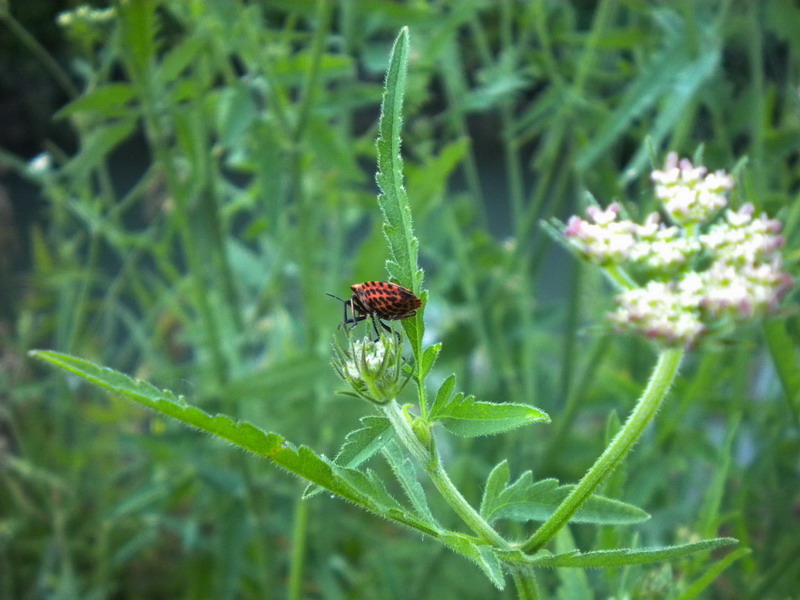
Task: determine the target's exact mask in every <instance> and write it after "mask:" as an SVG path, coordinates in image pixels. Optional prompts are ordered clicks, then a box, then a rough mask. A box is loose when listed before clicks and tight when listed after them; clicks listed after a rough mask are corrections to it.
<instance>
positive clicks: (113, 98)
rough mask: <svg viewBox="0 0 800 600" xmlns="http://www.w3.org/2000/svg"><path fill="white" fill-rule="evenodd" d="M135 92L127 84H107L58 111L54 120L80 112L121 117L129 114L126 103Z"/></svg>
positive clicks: (128, 107) (129, 108)
mask: <svg viewBox="0 0 800 600" xmlns="http://www.w3.org/2000/svg"><path fill="white" fill-rule="evenodd" d="M134 95H135V92H134V90H133V86H131V85H130V84H129V83H109V84H107V85H103V86H100V87H97V88H95V89H93V90H92V91H90V92H88V93H86V94H84V95H83V96H81V97H80V98H78V99H77V100H74V101H73V102H70V103H69V104H67V105H66V106H65V107H64V108H62V109H61V110H59V111H58V112H57V113H56V114H55V116H54V118H55V119H63V118H66V117H71V116H73V115H76V114H78V113H81V112H89V113H94V114H95V115H99V116H103V117H121V116H124V115H126V114H130V110H131V107H130V106H129V105H128V103H129V102H130V101H131V100H132V99H133V97H134Z"/></svg>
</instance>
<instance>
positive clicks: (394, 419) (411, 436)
mask: <svg viewBox="0 0 800 600" xmlns="http://www.w3.org/2000/svg"><path fill="white" fill-rule="evenodd" d="M383 410H384V414H385V415H386V417H387V418H388V419H389V421H390V422H391V424H392V427H393V428H394V431H395V434H396V435H397V437H398V439H399V440H400V442H401V443H402V444H403V446H405V447H406V449H407V450H408V451H409V452H410V453H411V454H412V455H413V456H414V458H416V459H417V461H419V463H420V464H421V465H422V467H423V468H424V469H425V471H426V472H427V473H428V476H429V477H430V478H431V481H432V482H433V485H435V486H436V489H437V490H439V493H440V494H441V495H442V497H443V498H444V499H445V501H446V502H447V504H449V505H450V508H452V509H453V511H454V512H455V513H456V514H457V515H458V516H459V517H461V520H463V521H464V523H465V524H466V525H467V526H468V527H469V528H470V529H471V530H472V531H473V532H474V533H476V534H477V535H478V536H480V537H481V538H482V539H484V540H485V541H486V542H488V543H490V544H492V545H493V546H496V547H497V548H505V549H507V548H509V544H508V542H506V540H505V539H503V537H502V536H501V535H500V534H499V533H497V532H496V531H495V530H494V529H493V528H492V526H491V525H489V523H487V522H486V520H485V519H484V518H483V517H482V516H481V515H480V514H479V513H478V511H476V510H475V509H474V508H473V507H472V505H471V504H470V503H469V502H467V499H466V498H464V496H462V495H461V492H459V491H458V488H457V487H456V486H455V484H454V483H453V482H452V481H451V480H450V477H449V476H448V475H447V472H446V471H445V470H444V467H443V466H442V463H441V462H440V461H439V459H438V457H437V456H436V452H435V451H431V450H429V449H428V448H426V447H425V446H424V445H423V444H422V442H421V441H420V440H419V438H418V437H417V435H416V434H415V433H414V431H413V430H412V429H411V425H410V424H409V422H408V419H406V416H405V415H404V414H403V411H402V409H401V408H400V407H399V406H398V405H397V402H395V401H394V400H392V401H391V402H389V403H388V404H386V405H385V406H384V407H383Z"/></svg>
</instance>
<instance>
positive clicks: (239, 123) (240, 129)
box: [217, 85, 256, 148]
mask: <svg viewBox="0 0 800 600" xmlns="http://www.w3.org/2000/svg"><path fill="white" fill-rule="evenodd" d="M255 118H256V103H255V101H254V100H253V97H252V95H251V94H250V91H249V90H248V89H247V88H246V87H245V86H242V85H237V86H230V87H227V88H225V90H224V91H223V92H222V93H221V94H220V97H219V101H218V103H217V129H218V130H219V141H220V144H221V145H222V146H223V147H224V148H229V147H231V146H232V145H234V144H235V143H236V142H237V140H238V139H239V138H240V137H241V135H242V134H243V133H244V132H245V131H247V130H248V129H249V128H250V126H251V124H252V123H253V120H254V119H255Z"/></svg>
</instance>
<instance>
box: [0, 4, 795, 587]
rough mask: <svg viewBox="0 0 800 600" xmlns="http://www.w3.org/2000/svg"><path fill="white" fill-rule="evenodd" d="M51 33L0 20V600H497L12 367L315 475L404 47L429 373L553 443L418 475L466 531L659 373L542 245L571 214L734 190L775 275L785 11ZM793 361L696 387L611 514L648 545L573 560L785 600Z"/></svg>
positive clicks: (404, 16)
mask: <svg viewBox="0 0 800 600" xmlns="http://www.w3.org/2000/svg"><path fill="white" fill-rule="evenodd" d="M70 6H72V5H70ZM66 8H68V7H67V6H65V3H61V2H45V1H41V2H35V3H25V2H10V3H6V4H4V5H3V6H0V17H2V23H0V28H1V29H2V31H3V34H2V35H1V36H0V122H2V123H3V126H2V127H0V145H2V148H1V149H0V177H2V182H1V184H0V185H2V187H0V227H2V228H1V229H0V275H1V276H2V284H0V394H1V395H0V402H2V404H1V405H0V435H2V439H0V478H1V480H0V481H2V485H1V486H0V597H2V598H59V599H60V598H64V599H67V598H82V599H95V598H98V599H99V598H282V597H295V598H297V597H303V598H333V599H339V598H341V599H344V598H348V599H350V598H389V599H391V598H397V599H401V598H486V597H502V596H503V594H497V592H495V591H494V590H493V588H491V585H490V584H489V583H488V581H485V580H484V579H483V576H482V575H481V574H480V573H479V572H478V570H477V569H475V568H474V567H473V566H472V565H470V564H469V563H467V562H465V561H463V560H462V559H460V558H457V557H455V556H453V555H451V554H449V553H448V552H447V551H445V550H442V549H441V548H438V547H434V546H432V545H430V544H428V543H426V541H425V540H422V539H419V538H418V537H416V536H411V535H409V534H408V533H407V532H405V531H401V530H398V529H396V528H395V527H393V526H390V525H389V524H387V523H384V522H382V521H379V520H377V519H375V518H373V517H370V516H368V515H365V514H362V513H360V512H358V511H357V510H355V509H354V508H353V507H350V506H348V505H346V504H344V503H341V502H339V501H336V500H331V499H330V498H327V497H325V496H318V497H316V498H315V499H314V500H312V501H310V502H302V501H300V500H299V499H298V498H299V496H300V493H301V491H302V489H303V487H304V486H303V483H302V482H300V481H296V480H294V479H292V478H290V477H288V476H286V475H285V474H284V473H281V472H278V471H276V470H274V469H272V468H271V467H270V466H269V465H267V464H263V463H262V462H260V461H258V460H256V459H254V458H252V457H248V456H246V455H244V454H242V453H240V452H239V451H236V450H233V449H231V448H229V447H227V446H226V445H225V444H223V443H220V442H219V441H217V440H212V439H208V438H206V437H204V436H200V435H198V434H197V433H196V432H193V431H189V430H187V429H185V428H184V427H182V426H180V425H178V424H175V423H171V422H168V421H165V420H162V419H161V418H160V417H158V416H155V415H152V414H148V413H145V412H143V411H142V410H141V409H140V408H138V407H136V406H134V405H132V404H130V403H127V402H125V401H123V400H118V399H114V398H109V397H107V396H104V395H102V394H101V393H99V392H97V391H96V390H94V389H90V388H88V387H86V386H85V385H83V384H82V383H78V382H76V381H73V380H70V379H67V378H64V377H63V376H61V375H59V374H55V373H52V372H49V371H46V370H44V369H40V368H39V367H38V366H37V365H33V364H31V363H30V361H29V360H28V359H27V358H26V356H25V352H26V351H27V350H29V349H31V348H53V349H57V350H60V351H64V352H69V353H73V354H76V355H80V356H83V357H85V358H89V359H91V360H94V361H97V362H100V363H104V364H107V365H109V366H112V367H114V368H117V369H120V370H124V371H126V372H129V373H132V374H135V375H136V376H138V377H141V378H146V379H148V380H150V381H152V382H154V383H156V384H157V385H159V386H162V387H167V388H170V389H172V390H174V391H176V392H178V393H182V394H184V395H186V396H187V398H189V399H190V400H191V401H192V402H193V403H196V404H198V405H200V406H201V407H203V408H204V409H205V410H209V411H212V412H213V411H222V412H226V413H229V414H232V415H235V416H237V417H239V418H243V419H247V420H251V421H253V422H255V423H257V424H258V425H260V426H262V427H264V428H266V429H270V430H275V431H279V432H281V433H282V434H284V435H286V436H287V437H289V438H290V439H291V440H292V441H294V442H296V443H307V444H310V445H312V446H313V447H314V448H315V449H317V450H319V451H321V452H324V453H326V454H327V455H329V456H332V455H333V454H335V452H336V450H337V448H338V446H339V445H340V443H341V441H342V440H343V438H344V436H345V435H346V433H347V432H348V431H350V430H351V429H354V428H355V427H356V426H357V422H358V418H359V417H360V416H363V415H365V414H369V412H370V409H369V407H368V406H366V405H364V404H363V403H358V402H356V401H354V400H353V399H352V398H348V397H344V396H337V395H336V394H335V393H334V391H335V390H336V389H337V387H338V383H337V382H336V381H335V379H334V377H333V374H332V371H331V369H330V368H329V366H328V357H329V348H330V338H331V335H332V334H333V333H334V332H335V330H336V326H337V325H338V323H339V321H340V319H341V307H340V306H338V305H337V303H336V302H334V301H332V300H331V299H330V298H328V297H327V296H325V294H324V292H331V293H334V294H338V295H341V296H344V295H346V294H347V293H348V286H349V285H350V284H351V283H354V282H358V281H364V280H371V279H384V278H385V271H384V267H383V263H384V260H385V258H386V250H385V247H384V243H383V239H382V234H381V231H380V214H379V212H378V210H377V205H376V203H375V194H376V187H375V185H374V183H373V176H374V164H375V149H374V141H375V137H376V126H377V117H378V103H379V99H380V92H381V89H382V78H383V72H384V69H385V67H386V63H387V60H388V54H389V49H390V45H391V42H392V40H393V39H394V37H395V35H396V34H397V32H398V30H399V29H400V28H401V27H402V26H404V25H408V26H410V28H411V43H412V51H411V59H410V65H409V79H408V89H407V93H406V109H405V126H404V132H403V133H404V157H405V160H406V176H407V188H408V190H409V195H410V199H411V202H412V206H413V209H414V218H415V222H416V227H417V234H418V237H419V239H420V242H421V244H420V247H421V257H422V261H423V266H424V267H425V269H426V287H427V288H428V289H429V291H430V298H429V304H428V306H427V307H426V311H425V318H426V323H427V327H428V335H429V337H430V340H431V341H438V340H441V341H442V342H443V343H444V348H443V351H442V355H441V358H440V360H439V363H438V364H437V367H436V373H437V374H438V376H439V377H440V379H444V378H445V377H446V376H447V375H449V374H450V373H452V372H456V373H457V374H458V376H459V378H460V379H459V381H460V382H461V384H462V387H463V389H465V390H466V391H468V392H470V393H474V394H476V395H477V396H478V397H480V398H483V399H487V400H492V401H503V400H506V399H508V400H517V401H523V402H528V403H531V404H534V405H537V406H539V407H541V408H543V409H544V410H547V411H548V412H549V413H550V414H551V416H552V418H553V423H552V424H551V425H549V426H535V427H529V428H526V429H524V430H521V431H516V432H513V433H512V434H509V435H505V436H502V437H496V438H491V439H488V440H480V441H475V440H467V441H453V440H449V441H447V442H443V443H444V444H445V445H444V446H443V447H444V448H445V450H446V451H447V452H448V456H447V460H448V461H449V468H450V470H451V471H452V473H453V474H454V476H455V478H456V479H457V481H458V482H459V484H460V485H461V486H462V489H463V490H464V491H465V494H466V495H467V496H468V498H470V499H471V500H473V501H477V499H478V498H479V495H480V491H481V485H482V481H483V479H484V478H485V476H486V475H487V473H488V471H489V470H490V468H491V467H492V466H493V465H494V464H496V463H497V462H498V461H499V460H501V459H503V458H508V459H509V461H510V464H511V469H512V473H513V474H514V475H515V476H516V475H518V474H519V473H521V472H522V471H524V470H527V469H532V470H533V473H534V475H535V476H536V477H543V476H555V477H558V478H560V479H561V480H562V481H566V482H569V481H574V480H576V479H577V478H579V477H580V476H581V475H582V473H583V472H584V471H585V469H586V468H587V467H588V465H589V464H591V461H592V460H593V459H594V457H595V456H596V455H597V454H598V453H599V452H600V451H601V450H602V448H603V445H604V441H605V440H606V439H607V437H608V436H609V435H610V433H609V432H611V431H613V428H614V426H615V425H614V424H615V423H616V422H617V420H618V418H624V415H625V414H626V412H627V410H628V409H629V407H630V406H631V405H632V402H633V400H634V398H635V397H636V395H637V394H638V392H639V390H640V389H641V386H642V385H643V384H644V381H645V378H646V377H647V373H648V372H649V369H650V368H651V366H652V364H653V359H654V353H653V351H652V349H651V348H649V347H648V346H647V345H646V344H644V343H642V342H638V341H636V340H633V339H628V338H621V337H618V336H615V335H613V333H612V332H611V331H610V330H609V329H608V328H607V326H605V324H604V323H603V321H602V316H603V314H604V312H605V311H607V310H608V308H609V306H610V302H611V298H610V292H609V290H608V288H607V287H606V286H605V285H603V282H602V280H601V279H600V277H599V275H598V274H597V273H595V272H593V271H592V270H589V269H583V268H581V267H580V266H579V265H577V264H576V263H575V261H574V260H573V259H571V258H570V257H567V256H566V255H565V254H564V253H563V252H562V251H561V250H560V249H558V248H555V247H554V246H553V245H552V243H551V242H550V240H549V239H548V238H546V237H545V236H544V235H543V234H542V232H541V231H540V230H539V228H538V222H539V220H540V219H544V218H548V217H551V216H556V217H559V218H565V217H566V216H568V215H569V214H570V213H571V212H575V211H578V210H580V209H581V206H582V205H581V202H580V198H581V197H582V195H583V193H584V191H585V190H589V191H590V192H591V193H592V194H594V195H595V196H596V197H597V198H598V199H599V201H600V202H602V203H608V202H610V201H611V200H613V199H619V200H623V201H624V202H625V203H626V206H627V208H628V210H629V211H630V212H631V213H633V214H635V215H636V214H639V215H641V214H644V213H646V212H648V211H650V210H652V209H653V208H654V203H653V199H652V195H651V191H650V185H649V182H648V177H647V175H648V171H649V169H650V168H651V164H650V158H649V153H650V148H651V147H652V148H653V149H655V152H656V153H657V155H658V156H660V157H661V156H663V155H664V153H665V152H666V151H667V150H677V151H679V152H680V153H681V154H682V155H684V156H689V155H692V154H693V153H694V152H695V150H696V148H697V147H698V145H700V144H703V145H704V162H705V164H707V165H708V166H709V167H710V168H712V169H717V168H727V169H731V168H732V167H733V165H734V164H735V163H736V161H737V160H738V159H740V158H741V157H743V156H746V157H747V158H748V163H747V167H746V169H745V170H744V171H743V172H742V177H741V179H740V186H739V188H738V192H737V194H736V195H735V197H734V203H735V204H739V203H741V202H744V201H751V202H754V203H755V204H756V207H757V208H758V209H759V210H766V211H768V212H770V213H771V214H777V215H779V216H780V217H781V218H782V219H783V220H784V222H785V223H786V229H785V233H786V236H787V247H788V248H790V249H791V248H796V247H797V237H798V224H799V223H800V205H799V204H798V202H797V201H796V198H797V194H798V189H800V185H799V184H800V168H799V165H798V158H799V156H798V148H800V118H799V117H800V102H799V101H798V88H797V86H798V83H800V78H799V77H798V75H799V74H800V73H798V71H799V68H798V60H800V9H799V8H798V7H797V6H796V4H794V3H792V2H789V1H788V0H787V1H782V0H767V1H765V2H691V1H688V0H686V1H677V2H641V1H618V2H617V1H602V2H575V3H569V2H550V1H531V2H520V1H514V0H501V1H497V2H494V1H488V0H462V1H451V0H440V1H430V2H426V1H422V0H420V1H407V2H372V1H367V0H360V1H355V0H339V1H323V0H320V1H311V0H305V1H299V0H293V1H288V0H285V1H280V0H271V1H269V2H258V3H249V4H248V3H242V2H236V1H233V0H207V1H203V2H200V1H186V2H163V1H155V0H147V1H144V0H142V1H138V2H129V3H126V4H123V5H119V6H117V7H116V8H115V9H114V11H113V12H112V13H91V14H89V13H86V14H81V13H75V14H74V15H73V17H72V21H71V22H65V20H64V18H63V17H62V18H61V24H60V25H58V26H57V25H56V15H57V14H58V13H59V11H62V10H64V9H66ZM66 21H69V19H67V20H66ZM43 151H46V152H47V158H45V159H42V158H39V159H38V160H35V161H33V162H31V161H32V159H33V158H34V157H35V156H36V155H39V154H40V153H41V152H43ZM789 252H790V255H791V256H792V257H794V259H796V256H797V254H796V251H791V250H790V251H789ZM795 263H796V261H793V262H791V263H790V265H791V266H790V270H792V271H794V272H795V273H796V268H795V267H794V265H795ZM795 297H796V296H795ZM789 300H790V302H788V303H787V304H789V305H791V304H792V302H791V301H792V300H793V298H791V297H790V298H789ZM797 333H798V320H797V316H796V313H795V311H793V310H791V309H788V310H787V311H785V313H784V314H783V315H782V316H781V317H780V318H779V319H776V320H773V321H771V322H770V323H769V326H768V327H767V328H766V329H764V328H761V327H753V328H752V329H751V330H747V331H743V332H741V335H740V337H739V338H738V339H737V340H736V341H735V343H732V344H729V345H719V346H716V347H713V348H706V349H704V350H702V351H698V352H694V353H693V354H692V355H691V356H690V358H689V360H688V361H687V362H686V364H685V366H684V369H683V374H682V377H681V379H680V381H679V383H678V384H677V386H676V388H675V391H674V394H673V398H672V401H671V402H669V403H668V405H667V408H666V409H665V410H664V411H663V412H662V413H661V414H660V415H659V417H658V419H657V420H656V425H655V427H653V428H652V431H651V432H650V435H649V437H648V438H647V440H646V441H645V442H644V443H642V444H640V446H639V447H638V448H637V449H636V451H635V452H634V454H633V455H632V458H631V460H630V461H629V463H628V464H627V466H626V467H625V469H624V470H623V471H620V472H619V473H617V474H616V475H615V477H614V479H613V482H612V483H611V484H610V485H608V486H607V488H606V490H605V493H606V494H607V495H611V496H615V497H619V498H621V499H624V500H626V501H629V502H633V503H637V504H639V505H640V506H642V507H644V508H645V509H646V510H648V511H649V512H650V513H651V514H652V515H653V518H652V519H651V520H650V521H649V522H647V523H645V524H644V525H642V526H639V527H636V528H634V529H633V530H629V529H622V528H619V527H611V526H609V527H606V528H602V529H600V530H597V529H596V528H588V527H582V526H577V527H575V528H574V529H573V530H572V533H573V535H574V536H575V543H576V544H577V545H578V546H579V547H581V548H584V549H586V548H602V547H610V546H614V545H616V544H622V543H627V544H632V543H638V544H640V545H649V544H655V543H675V542H685V541H690V540H692V539H695V538H698V537H709V536H714V535H732V536H735V537H738V538H739V539H741V540H742V542H743V544H745V545H748V546H750V547H751V548H752V549H753V552H752V554H750V555H749V556H747V557H745V558H744V559H742V560H739V561H738V562H736V563H735V564H733V565H732V566H730V567H729V568H727V569H726V570H725V571H724V572H723V573H722V575H721V576H720V577H719V578H718V579H717V581H716V582H715V584H714V585H713V587H712V588H710V589H709V590H707V591H706V592H705V593H706V595H705V596H703V597H709V598H753V599H761V598H788V597H793V596H792V595H793V594H796V593H797V590H798V589H800V575H799V574H798V573H800V566H798V562H800V560H798V558H799V557H800V537H798V535H797V531H798V530H799V529H798V527H799V526H800V485H798V483H800V473H799V471H800V463H799V462H798V450H799V449H800V443H799V442H800V437H799V436H798V426H799V423H798V412H797V406H798V402H799V401H800V397H798V387H799V386H798V382H797V378H796V375H795V374H794V371H795V369H796V368H797V367H798V359H797V357H798V354H797V347H798V343H797V340H798V336H797ZM776 358H777V359H778V360H777V361H776V360H775V359H776ZM776 363H778V364H779V365H780V366H781V367H782V370H779V371H778V372H776V368H775V364H776ZM779 373H780V376H779ZM375 468H376V469H379V470H380V469H382V468H383V467H382V466H381V465H379V464H377V463H376V465H375ZM452 524H454V523H452ZM512 531H513V530H512ZM518 531H519V532H520V535H522V531H523V529H522V528H520V529H519V530H518ZM720 558H721V557H717V556H710V557H709V556H700V557H698V558H691V559H687V560H684V561H682V562H680V563H676V564H673V565H667V566H663V567H648V568H642V569H627V570H614V571H607V572H605V571H603V572H599V571H592V572H580V571H577V570H576V571H564V572H562V573H546V574H545V576H544V578H543V582H544V584H545V586H546V587H547V588H548V589H550V590H551V591H552V593H553V597H558V598H591V597H596V598H608V597H617V598H621V597H624V596H626V594H627V597H634V598H671V597H675V595H676V594H677V593H678V592H679V591H680V590H682V589H684V588H685V587H686V586H687V585H688V584H690V583H691V582H693V581H695V580H697V578H698V577H700V576H701V575H702V573H704V572H705V570H706V569H708V565H709V564H710V563H713V562H714V561H717V560H719V559H720ZM511 594H512V592H509V593H508V594H506V597H511Z"/></svg>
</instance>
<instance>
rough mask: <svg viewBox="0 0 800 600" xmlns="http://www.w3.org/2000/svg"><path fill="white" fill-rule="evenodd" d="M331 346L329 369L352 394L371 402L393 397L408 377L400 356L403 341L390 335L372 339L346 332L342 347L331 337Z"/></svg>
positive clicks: (406, 381)
mask: <svg viewBox="0 0 800 600" xmlns="http://www.w3.org/2000/svg"><path fill="white" fill-rule="evenodd" d="M333 349H334V356H333V359H332V361H331V363H332V364H333V368H334V369H335V370H336V372H337V373H338V374H339V376H340V377H341V378H342V379H343V380H344V381H345V382H346V383H347V384H348V385H350V387H351V388H352V390H353V393H354V394H353V395H356V396H358V397H359V398H363V399H365V400H369V401H370V402H373V403H375V404H386V403H388V402H390V401H392V400H393V399H395V398H397V396H398V395H399V394H400V391H401V390H402V389H403V388H404V387H405V385H406V383H408V380H409V379H410V378H411V370H410V369H408V368H406V365H405V360H404V359H403V356H402V350H403V344H402V343H401V342H400V341H399V340H398V339H397V338H396V337H395V336H393V335H381V336H380V338H378V339H377V340H375V341H372V340H371V339H369V338H367V337H365V338H360V339H355V340H354V339H353V338H352V337H351V336H349V335H348V340H347V346H346V347H345V346H343V345H342V343H341V342H340V341H339V340H338V339H337V338H334V343H333Z"/></svg>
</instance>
